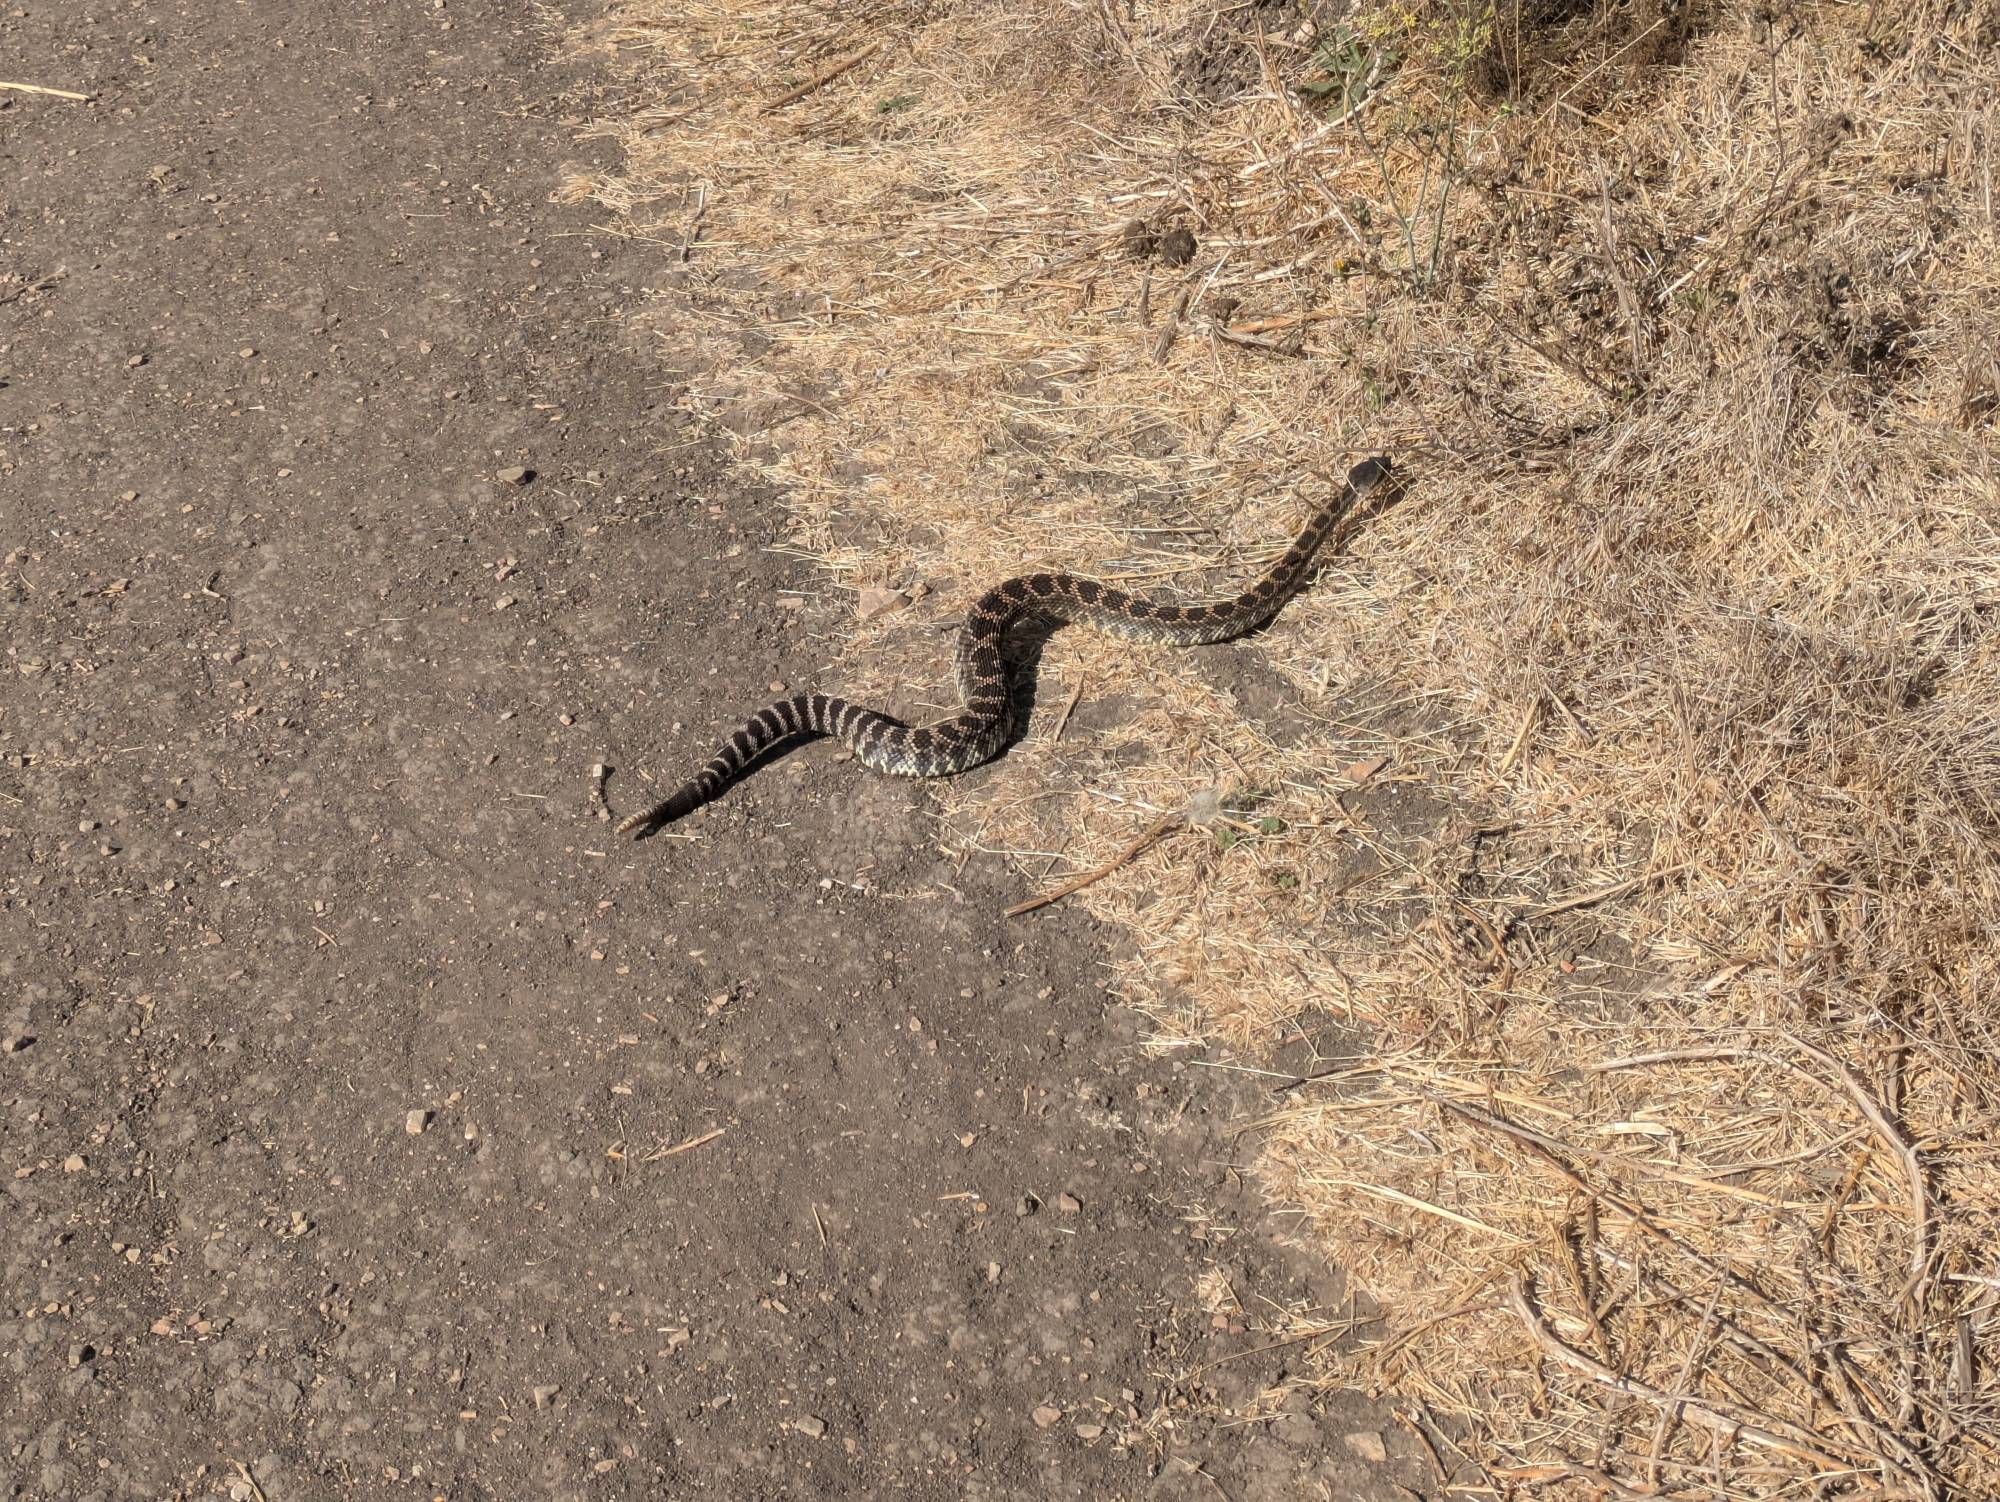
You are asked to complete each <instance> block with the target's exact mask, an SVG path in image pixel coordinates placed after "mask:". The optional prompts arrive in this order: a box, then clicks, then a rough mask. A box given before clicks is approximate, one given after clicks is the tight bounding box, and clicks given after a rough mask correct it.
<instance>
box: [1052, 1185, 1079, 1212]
mask: <svg viewBox="0 0 2000 1502" xmlns="http://www.w3.org/2000/svg"><path fill="white" fill-rule="evenodd" d="M1056 1208H1057V1209H1058V1210H1060V1211H1062V1213H1063V1214H1065V1215H1075V1214H1076V1213H1077V1212H1078V1211H1080V1210H1081V1209H1082V1208H1083V1201H1082V1200H1080V1199H1078V1198H1077V1197H1076V1196H1075V1195H1073V1194H1071V1193H1070V1192H1069V1191H1068V1190H1067V1189H1065V1190H1064V1191H1063V1192H1062V1193H1061V1194H1059V1195H1057V1196H1056Z"/></svg>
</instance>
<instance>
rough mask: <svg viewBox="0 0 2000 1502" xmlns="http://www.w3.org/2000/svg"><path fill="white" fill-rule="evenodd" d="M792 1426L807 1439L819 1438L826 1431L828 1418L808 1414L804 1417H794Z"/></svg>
mask: <svg viewBox="0 0 2000 1502" xmlns="http://www.w3.org/2000/svg"><path fill="white" fill-rule="evenodd" d="M792 1427H793V1428H794V1429H796V1430H798V1431H799V1433H801V1434H803V1435H804V1436H805V1437H806V1438H807V1439H818V1438H819V1437H820V1436H821V1435H822V1434H824V1433H826V1420H825V1419H822V1418H817V1417H814V1416H813V1415H811V1414H807V1415H806V1417H804V1418H802V1419H794V1420H793V1421H792Z"/></svg>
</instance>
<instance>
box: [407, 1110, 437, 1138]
mask: <svg viewBox="0 0 2000 1502" xmlns="http://www.w3.org/2000/svg"><path fill="white" fill-rule="evenodd" d="M430 1121H431V1113H430V1112H428V1111H411V1112H409V1113H408V1114H407V1115H405V1116H404V1117H403V1130H404V1131H406V1132H408V1133H409V1134H410V1135H411V1136H412V1137H421V1136H422V1135H423V1133H424V1128H425V1127H427V1126H429V1125H430Z"/></svg>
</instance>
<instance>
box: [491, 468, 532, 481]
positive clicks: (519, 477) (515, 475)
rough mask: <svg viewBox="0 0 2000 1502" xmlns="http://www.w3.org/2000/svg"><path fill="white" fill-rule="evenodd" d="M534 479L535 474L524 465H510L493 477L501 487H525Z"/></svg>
mask: <svg viewBox="0 0 2000 1502" xmlns="http://www.w3.org/2000/svg"><path fill="white" fill-rule="evenodd" d="M534 477H535V472H534V471H533V470H532V469H529V468H528V466H527V465H525V464H510V465H508V466H507V467H506V468H505V469H503V470H499V471H498V472H496V473H495V474H494V476H493V478H494V479H496V480H498V481H499V482H500V483H501V484H502V485H525V484H527V483H528V482H529V481H530V480H532V479H534Z"/></svg>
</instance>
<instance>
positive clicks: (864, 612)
mask: <svg viewBox="0 0 2000 1502" xmlns="http://www.w3.org/2000/svg"><path fill="white" fill-rule="evenodd" d="M909 603H910V597H909V596H908V595H906V594H904V593H903V592H902V591H901V590H900V589H864V590H862V591H861V598H860V600H859V601H858V602H857V603H856V604H855V607H854V613H855V615H857V616H859V617H860V618H861V619H862V620H864V621H872V620H874V619H875V617H876V616H878V615H887V614H888V613H889V612H890V611H892V610H898V609H901V608H902V607H903V606H905V605H907V604H909Z"/></svg>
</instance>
